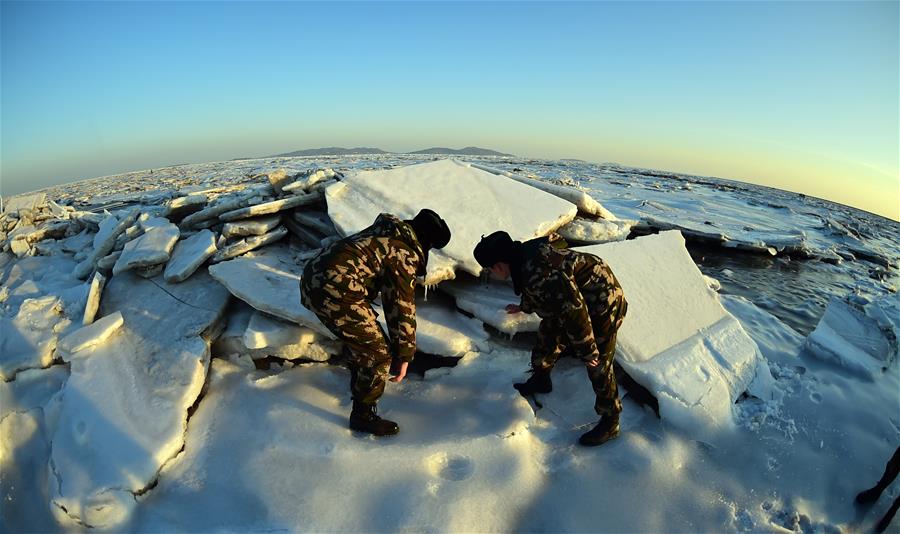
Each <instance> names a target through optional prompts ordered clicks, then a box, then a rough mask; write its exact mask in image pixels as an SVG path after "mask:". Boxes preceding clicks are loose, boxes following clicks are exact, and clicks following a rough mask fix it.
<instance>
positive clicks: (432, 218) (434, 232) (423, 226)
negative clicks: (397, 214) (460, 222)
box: [406, 208, 450, 253]
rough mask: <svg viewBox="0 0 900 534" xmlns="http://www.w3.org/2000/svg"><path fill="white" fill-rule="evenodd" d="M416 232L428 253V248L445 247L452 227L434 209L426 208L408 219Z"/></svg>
mask: <svg viewBox="0 0 900 534" xmlns="http://www.w3.org/2000/svg"><path fill="white" fill-rule="evenodd" d="M406 222H408V223H409V225H410V226H412V227H413V231H415V232H416V238H417V239H418V240H419V244H420V245H422V250H423V251H425V252H426V253H427V252H428V249H432V248H444V247H445V246H447V243H449V242H450V228H449V227H448V226H447V222H446V221H445V220H444V219H441V216H440V215H438V214H437V213H435V212H434V211H432V210H430V209H428V208H425V209H423V210H420V211H419V213H418V214H416V216H415V217H414V218H413V219H412V220H411V221H406Z"/></svg>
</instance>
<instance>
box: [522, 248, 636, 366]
mask: <svg viewBox="0 0 900 534" xmlns="http://www.w3.org/2000/svg"><path fill="white" fill-rule="evenodd" d="M517 255H518V258H517V259H518V261H516V262H514V264H513V265H512V278H513V285H514V287H515V291H516V294H521V295H522V303H521V304H520V307H521V308H522V311H523V312H525V313H536V314H538V316H540V317H541V319H542V322H541V330H542V331H554V332H555V333H556V334H557V335H560V336H561V337H562V339H564V340H565V343H566V345H568V347H569V348H570V350H572V351H573V354H575V355H576V356H577V357H579V358H581V359H582V360H584V361H590V360H593V359H594V358H597V357H598V356H599V352H598V350H597V344H596V342H595V340H594V332H593V328H592V323H591V316H592V315H594V316H596V315H598V314H602V313H603V311H604V310H605V309H606V308H605V306H606V303H607V302H608V299H609V298H610V297H611V296H613V295H614V294H615V293H616V291H619V292H620V291H621V286H619V282H618V280H616V277H615V275H613V273H612V270H611V269H610V268H609V266H608V265H607V264H606V262H604V261H603V260H602V259H600V258H598V257H597V256H594V255H593V254H588V253H585V252H577V251H574V250H569V249H566V248H557V247H555V246H554V244H553V243H552V241H550V240H548V239H547V238H539V239H532V240H531V241H526V242H525V243H522V244H521V245H519V250H518V253H517Z"/></svg>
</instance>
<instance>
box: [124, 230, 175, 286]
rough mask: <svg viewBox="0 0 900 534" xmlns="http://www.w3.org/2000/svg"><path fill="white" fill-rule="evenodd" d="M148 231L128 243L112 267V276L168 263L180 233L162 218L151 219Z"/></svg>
mask: <svg viewBox="0 0 900 534" xmlns="http://www.w3.org/2000/svg"><path fill="white" fill-rule="evenodd" d="M148 227H149V230H147V231H146V232H145V233H144V234H143V235H142V236H140V237H138V238H137V239H134V240H132V241H129V242H128V243H127V244H126V245H125V249H124V250H123V251H122V255H121V256H119V259H118V261H116V265H115V266H114V267H113V274H114V275H116V274H119V273H122V272H125V271H129V270H131V269H134V268H137V267H149V266H151V265H158V264H160V263H165V262H167V261H169V256H170V254H171V253H172V248H173V247H175V243H176V242H177V241H178V236H179V235H180V231H179V230H178V227H177V226H175V225H174V224H172V223H170V222H168V220H166V219H163V218H155V219H151V220H150V221H149V223H148Z"/></svg>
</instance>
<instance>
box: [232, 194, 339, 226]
mask: <svg viewBox="0 0 900 534" xmlns="http://www.w3.org/2000/svg"><path fill="white" fill-rule="evenodd" d="M321 199H322V194H321V193H307V194H305V195H293V196H290V197H287V198H282V199H280V200H273V201H271V202H265V203H263V204H255V205H253V206H248V207H246V208H241V209H237V210H234V211H229V212H226V213H222V214H221V215H219V220H221V221H226V222H228V221H236V220H238V219H246V218H248V217H256V216H258V215H268V214H271V213H278V212H280V211H284V210H289V209H293V208H298V207H300V206H309V205H311V204H316V203H317V202H319V201H320V200H321Z"/></svg>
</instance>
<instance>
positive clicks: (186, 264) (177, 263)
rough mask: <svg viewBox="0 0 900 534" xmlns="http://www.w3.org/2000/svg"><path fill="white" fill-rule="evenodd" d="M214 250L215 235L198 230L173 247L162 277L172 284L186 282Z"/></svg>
mask: <svg viewBox="0 0 900 534" xmlns="http://www.w3.org/2000/svg"><path fill="white" fill-rule="evenodd" d="M216 250H217V249H216V235H215V234H214V233H212V232H210V231H209V230H200V231H199V232H197V233H196V234H194V235H192V236H191V237H188V238H187V239H183V240H181V241H179V242H178V243H177V244H176V245H175V249H174V250H173V251H172V257H171V259H170V260H169V262H168V263H167V264H166V270H165V273H164V274H163V277H164V278H165V279H166V281H167V282H172V283H174V282H182V281H184V280H186V279H187V278H188V277H189V276H191V275H192V274H194V271H196V270H197V268H198V267H200V266H201V265H203V263H204V262H205V261H206V260H207V259H209V257H210V256H212V255H213V254H215V252H216Z"/></svg>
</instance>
